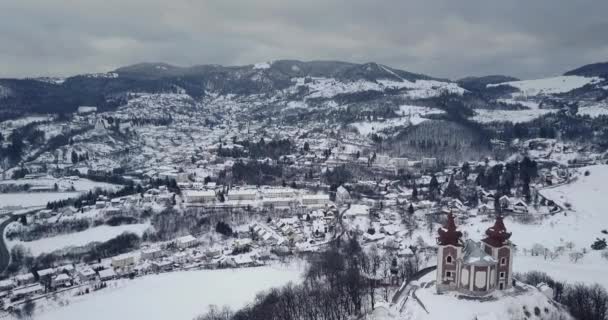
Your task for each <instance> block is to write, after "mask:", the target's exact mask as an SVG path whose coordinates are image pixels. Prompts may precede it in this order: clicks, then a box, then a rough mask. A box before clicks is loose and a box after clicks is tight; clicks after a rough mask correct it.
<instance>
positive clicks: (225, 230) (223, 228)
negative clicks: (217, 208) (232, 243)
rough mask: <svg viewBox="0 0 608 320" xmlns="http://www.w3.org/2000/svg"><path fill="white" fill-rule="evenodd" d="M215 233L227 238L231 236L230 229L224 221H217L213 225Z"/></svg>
mask: <svg viewBox="0 0 608 320" xmlns="http://www.w3.org/2000/svg"><path fill="white" fill-rule="evenodd" d="M215 231H216V232H218V233H221V234H223V235H225V236H227V237H230V236H232V228H231V227H230V225H228V224H227V223H225V222H224V221H218V222H217V224H216V225H215Z"/></svg>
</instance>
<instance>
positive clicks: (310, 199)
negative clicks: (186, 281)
mask: <svg viewBox="0 0 608 320" xmlns="http://www.w3.org/2000/svg"><path fill="white" fill-rule="evenodd" d="M301 202H302V205H303V206H307V207H310V206H324V205H326V204H329V195H326V194H313V195H303V196H302V199H301Z"/></svg>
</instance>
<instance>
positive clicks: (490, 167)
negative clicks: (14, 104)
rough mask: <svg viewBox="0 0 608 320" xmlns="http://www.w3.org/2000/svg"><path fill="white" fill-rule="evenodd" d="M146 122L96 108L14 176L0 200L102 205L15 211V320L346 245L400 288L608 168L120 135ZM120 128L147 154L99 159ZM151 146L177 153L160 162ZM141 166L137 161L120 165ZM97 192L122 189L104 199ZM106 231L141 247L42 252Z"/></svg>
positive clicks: (361, 147)
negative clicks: (497, 224)
mask: <svg viewBox="0 0 608 320" xmlns="http://www.w3.org/2000/svg"><path fill="white" fill-rule="evenodd" d="M144 98H145V97H141V98H138V99H144ZM159 101H160V102H161V103H162V101H164V100H163V98H162V97H160V100H159ZM178 101H179V100H178ZM136 110H137V103H134V104H133V105H131V104H130V105H129V108H127V109H126V110H121V111H119V112H117V114H116V115H113V116H112V118H110V117H108V116H106V115H104V114H103V113H102V114H98V113H96V108H95V107H82V108H80V109H79V110H78V113H77V115H76V116H74V119H73V120H72V122H70V126H73V127H74V128H80V127H83V128H84V127H86V126H89V125H90V126H93V129H92V130H91V131H88V133H86V134H85V135H84V136H75V137H74V138H72V139H73V140H74V142H73V143H71V144H70V145H69V146H66V147H62V148H60V149H57V150H55V151H53V152H50V151H47V152H43V153H40V154H39V156H38V158H37V159H36V160H34V161H31V162H26V163H24V164H23V165H22V166H21V167H20V168H19V169H18V170H14V171H12V172H10V171H9V172H5V175H7V174H12V176H13V177H14V178H15V179H9V178H6V177H5V178H6V179H5V180H3V181H2V182H1V184H0V187H1V188H3V189H4V190H5V191H8V192H10V191H16V190H20V191H27V192H28V194H30V195H31V196H32V197H36V195H37V194H41V195H42V194H44V193H45V192H70V191H72V192H73V191H76V188H75V186H78V184H79V183H80V184H83V183H84V184H88V185H90V189H89V190H87V191H88V192H83V193H81V194H80V195H78V193H76V195H77V197H76V198H70V199H65V200H63V199H62V200H57V201H48V203H44V208H40V209H36V208H33V209H32V208H28V206H24V205H10V206H5V207H4V208H3V212H4V219H5V221H6V222H10V221H13V222H10V223H8V224H6V223H4V224H3V226H5V227H6V231H5V236H6V239H7V240H6V241H8V242H9V243H12V244H13V245H12V248H11V249H10V264H8V265H7V274H8V277H7V278H6V279H5V280H2V281H1V282H0V292H1V293H0V294H1V296H2V299H3V300H2V306H3V308H4V310H6V311H7V312H13V310H15V308H19V307H20V306H22V305H24V304H28V303H32V301H36V300H39V299H50V297H52V296H56V295H57V294H58V293H61V294H63V295H66V294H67V295H85V294H88V293H90V292H93V291H97V290H103V289H104V288H106V286H107V283H111V282H112V281H114V280H115V279H120V278H127V279H132V278H134V277H139V276H143V275H147V274H158V273H164V272H171V271H174V270H193V269H216V268H242V267H254V266H261V265H266V264H269V263H272V261H282V260H284V259H287V258H288V257H298V256H300V257H305V256H308V255H310V254H314V253H315V252H318V251H319V250H321V249H324V248H325V247H327V246H330V245H331V243H332V242H334V241H337V240H339V239H340V238H341V237H357V238H358V239H359V241H360V242H361V244H362V246H364V247H365V248H372V247H373V250H379V251H381V252H382V253H381V256H382V260H383V265H385V267H384V271H382V272H380V271H379V274H378V276H379V277H380V278H381V280H380V282H381V283H382V282H383V283H385V284H386V285H389V286H390V285H392V286H393V289H391V290H397V289H398V288H399V285H400V284H401V283H402V282H403V281H405V280H406V279H408V278H409V277H411V276H412V275H413V274H415V273H416V272H418V270H421V269H423V268H425V267H426V266H428V265H432V264H434V256H435V250H434V248H436V243H435V239H434V237H435V230H436V229H437V228H438V227H439V226H441V225H443V224H444V223H445V221H447V220H446V219H448V217H450V216H451V215H453V216H454V217H456V218H455V219H457V220H458V221H459V222H460V224H469V223H471V222H474V221H479V222H482V221H492V220H493V219H494V218H493V217H495V216H506V217H508V218H509V219H513V221H517V223H520V224H522V225H532V224H535V223H540V222H541V221H543V220H544V219H550V217H551V216H555V215H560V214H564V213H565V212H566V211H568V210H569V209H570V208H569V204H568V203H560V202H559V201H554V200H553V199H552V198H551V197H550V196H547V195H546V194H545V193H544V192H543V191H544V190H547V189H551V188H555V187H556V186H560V185H566V184H568V183H570V182H571V181H573V180H576V179H577V178H578V176H580V175H586V174H589V173H588V172H580V170H578V168H581V167H583V168H584V167H586V166H592V165H595V164H601V163H603V162H604V161H605V160H604V159H603V158H602V157H601V154H597V153H593V152H591V151H590V150H589V151H587V150H585V149H581V148H580V147H577V146H575V145H570V144H567V143H561V142H558V141H557V140H555V139H532V140H527V141H521V142H519V143H518V144H517V145H514V146H512V147H513V148H515V150H517V153H518V154H519V156H518V157H515V158H513V157H512V158H510V159H509V160H506V161H504V160H503V161H498V160H494V159H491V158H486V159H485V160H484V161H480V162H462V163H459V164H458V165H448V164H446V163H445V162H444V161H441V160H439V159H437V158H433V157H423V158H420V159H408V158H400V157H391V156H389V155H386V154H382V153H377V152H376V151H375V149H374V147H373V144H372V143H371V142H370V141H369V140H366V139H363V138H362V137H361V136H359V135H357V134H356V133H352V134H350V133H348V132H341V133H339V135H337V136H335V137H334V138H323V139H322V138H321V137H325V135H327V136H329V137H331V136H332V132H333V131H332V130H330V129H324V130H323V129H317V128H312V129H310V130H307V131H303V130H302V129H300V128H297V127H288V126H277V127H262V126H258V127H253V126H250V125H249V122H247V124H246V125H243V123H242V122H239V123H235V120H234V119H232V120H230V121H226V122H225V124H223V125H219V130H218V129H215V130H212V131H211V130H209V131H205V130H203V131H198V132H197V131H194V130H190V129H189V128H188V122H189V121H191V118H189V117H184V118H183V119H180V118H178V117H177V116H174V118H173V119H172V121H174V122H175V121H181V122H180V125H179V126H176V127H175V128H179V129H177V130H175V131H168V128H165V127H156V126H143V127H141V128H140V127H138V126H136V125H133V124H132V123H133V122H134V121H131V122H130V123H131V126H128V125H119V123H121V124H122V123H125V122H126V121H124V120H121V121H120V122H119V120H118V119H121V116H122V115H124V114H126V113H134V112H136ZM235 118H236V117H235ZM110 119H113V120H110ZM125 119H126V118H125ZM123 121H124V122H123ZM112 123H113V124H112ZM127 123H128V122H127ZM48 125H51V123H49V124H48ZM190 126H191V129H193V128H194V127H195V126H196V124H190ZM157 129H159V130H157ZM61 130H63V131H65V130H77V129H66V128H63V129H61ZM113 130H116V132H119V133H121V134H136V135H137V136H138V137H139V139H140V141H143V142H144V144H143V146H141V147H139V149H138V150H133V149H131V148H132V147H131V146H129V145H120V144H118V146H117V147H114V149H115V150H113V151H108V152H104V151H103V149H101V148H91V145H90V144H91V143H92V142H91V141H95V139H96V138H97V139H99V138H104V137H107V136H108V133H107V132H108V131H113ZM239 130H240V131H239ZM315 132H318V133H315ZM243 136H245V137H248V138H247V139H246V140H241V139H242V138H240V137H243ZM203 139H205V140H203ZM191 141H196V143H194V144H192V143H191ZM203 141H207V144H204V143H203ZM149 143H156V144H157V145H168V146H170V147H166V148H162V149H156V150H155V151H152V150H151V147H148V144H149ZM87 149H88V150H90V151H85V152H84V153H83V150H87ZM111 155H113V156H111ZM155 155H157V156H156V157H155ZM158 155H160V156H161V157H158ZM127 156H130V157H131V158H130V159H133V161H131V162H129V163H128V167H122V166H120V165H119V163H120V159H121V158H123V157H127ZM112 159H115V160H112ZM96 181H97V182H99V183H101V186H110V187H111V188H109V189H101V188H100V187H98V186H99V185H100V184H96ZM41 205H42V204H41ZM471 224H472V223H471ZM100 226H113V227H117V226H125V227H126V228H125V229H124V230H126V231H125V232H127V233H124V234H117V235H116V237H113V238H111V239H104V240H103V241H105V242H101V243H96V244H92V245H91V244H89V243H88V242H84V243H82V244H80V245H78V244H76V245H75V246H74V245H73V244H71V243H69V241H68V243H65V247H61V246H58V247H55V248H49V249H48V251H46V252H44V251H41V252H36V253H37V254H39V255H38V256H35V255H32V253H33V252H32V251H31V249H34V248H33V247H31V246H30V245H28V243H31V241H36V240H39V239H44V238H46V237H55V236H60V235H69V234H71V233H74V232H76V233H78V232H86V231H85V230H87V229H88V230H92V229H95V228H100ZM129 226H133V227H134V228H129ZM141 226H143V227H141ZM138 228H139V229H138ZM134 230H138V231H135V233H133V231H134ZM90 240H92V241H93V240H94V239H90ZM68 244H69V246H68ZM519 245H520V250H524V251H530V254H531V255H532V254H534V255H547V254H551V255H552V254H556V253H554V252H552V249H551V248H549V247H547V248H544V247H542V246H541V248H539V247H538V246H539V244H537V243H529V244H524V243H522V244H519ZM526 246H527V248H526ZM573 246H574V245H572V247H573ZM28 247H29V248H28ZM572 247H570V249H571V250H572ZM560 250H563V249H560ZM507 285H508V286H509V287H510V284H509V283H501V288H502V286H505V288H506V287H507Z"/></svg>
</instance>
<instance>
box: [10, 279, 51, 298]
mask: <svg viewBox="0 0 608 320" xmlns="http://www.w3.org/2000/svg"><path fill="white" fill-rule="evenodd" d="M43 292H44V288H43V287H42V285H41V284H39V283H36V284H33V285H28V286H24V287H18V288H15V289H14V290H13V299H14V300H21V299H24V298H28V297H32V296H34V295H37V294H41V293H43Z"/></svg>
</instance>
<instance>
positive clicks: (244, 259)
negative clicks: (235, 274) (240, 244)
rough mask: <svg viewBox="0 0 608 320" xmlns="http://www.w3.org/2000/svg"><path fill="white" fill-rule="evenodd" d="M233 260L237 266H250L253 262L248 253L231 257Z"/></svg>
mask: <svg viewBox="0 0 608 320" xmlns="http://www.w3.org/2000/svg"><path fill="white" fill-rule="evenodd" d="M233 261H234V264H236V266H237V267H250V266H253V265H254V264H255V261H254V260H253V259H252V258H251V256H249V255H237V256H235V257H234V258H233Z"/></svg>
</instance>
